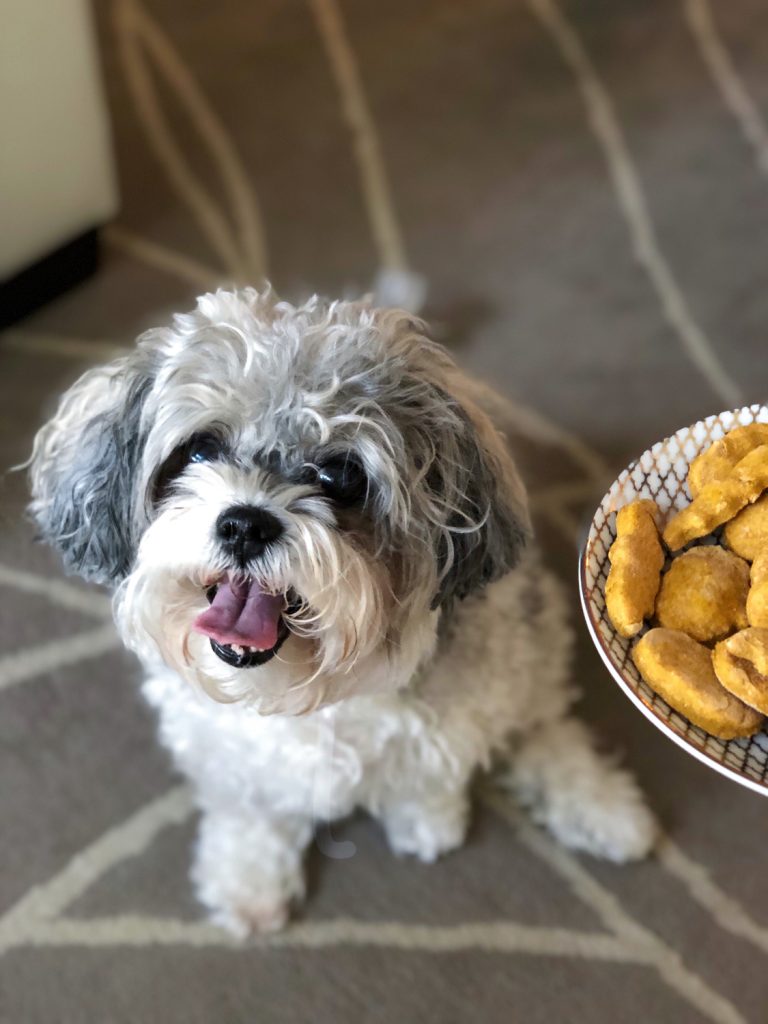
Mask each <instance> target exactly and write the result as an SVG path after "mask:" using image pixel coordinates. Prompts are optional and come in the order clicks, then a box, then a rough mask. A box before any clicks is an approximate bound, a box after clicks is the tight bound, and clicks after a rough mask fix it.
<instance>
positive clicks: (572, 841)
mask: <svg viewBox="0 0 768 1024" xmlns="http://www.w3.org/2000/svg"><path fill="white" fill-rule="evenodd" d="M502 782H504V783H506V784H507V785H508V787H509V788H510V789H511V790H512V792H513V793H514V794H515V796H516V797H517V799H518V800H519V801H520V803H521V804H523V806H525V807H527V808H528V809H529V810H530V812H531V816H532V817H533V819H534V821H536V822H537V823H538V824H541V825H544V826H546V828H548V829H549V831H550V832H551V833H552V834H553V835H554V836H555V838H556V839H558V840H559V841H560V842H561V843H562V844H563V845H564V846H568V847H571V848H572V849H575V850H585V851H587V852H588V853H592V854H594V855H596V856H599V857H606V858H607V859H609V860H612V861H616V862H624V861H629V860H636V859H638V858H640V857H644V856H645V855H646V854H647V853H648V852H649V850H650V849H651V847H652V845H653V842H654V839H655V837H656V831H657V830H656V824H655V821H654V818H653V815H652V814H651V812H650V811H649V810H648V808H647V806H646V804H645V801H644V799H643V796H642V793H641V792H640V789H639V787H638V785H637V783H636V782H635V780H634V779H633V777H632V776H631V775H630V774H629V772H626V771H624V770H623V769H621V768H619V767H617V765H616V764H615V763H614V762H613V760H612V759H611V758H609V757H606V756H604V755H601V754H599V753H598V752H597V751H596V750H595V748H594V746H593V743H592V738H591V736H590V734H589V730H588V729H587V727H586V726H585V725H584V723H583V722H580V721H578V720H577V719H575V718H570V717H568V718H562V719H559V720H555V721H553V722H548V723H544V724H542V725H539V726H538V727H536V728H535V729H534V730H533V731H532V732H531V733H529V734H528V735H526V736H525V737H523V739H522V741H521V742H520V745H519V747H518V748H517V750H516V752H515V754H514V757H513V760H512V763H511V767H510V769H509V772H508V774H506V775H505V776H503V777H502Z"/></svg>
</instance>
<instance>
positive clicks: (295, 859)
mask: <svg viewBox="0 0 768 1024" xmlns="http://www.w3.org/2000/svg"><path fill="white" fill-rule="evenodd" d="M301 850H302V847H301V846H298V847H297V846H295V845H293V843H292V842H290V841H289V840H288V838H287V837H284V836H282V835H281V834H280V833H279V832H276V831H275V830H274V829H271V828H270V827H269V825H268V824H267V823H266V822H264V821H251V820H249V819H245V820H242V819H238V818H236V817H232V816H225V815H205V816H204V817H203V819H202V822H201V828H200V835H199V837H198V842H197V847H196V850H195V859H194V862H193V864H192V872H191V875H192V883H193V885H194V887H195V891H196V893H197V898H198V899H199V900H200V902H201V903H202V904H203V906H204V907H205V908H206V909H207V910H208V915H209V917H210V920H211V921H212V922H213V923H214V924H216V925H219V926H220V927H221V928H225V929H226V930H227V931H228V932H230V933H231V934H233V935H235V936H237V937H238V938H247V937H248V936H249V935H256V934H264V933H267V932H275V931H279V930H280V929H281V928H284V927H285V925H286V924H287V922H288V919H289V917H290V908H291V905H292V904H293V903H295V902H297V901H298V900H300V899H301V898H302V897H303V895H304V877H303V873H302V868H301Z"/></svg>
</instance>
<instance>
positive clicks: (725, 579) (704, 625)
mask: <svg viewBox="0 0 768 1024" xmlns="http://www.w3.org/2000/svg"><path fill="white" fill-rule="evenodd" d="M748 593H749V566H748V565H747V563H746V562H745V561H744V560H743V559H741V558H738V557H737V556H736V555H733V554H731V552H730V551H724V550H723V549H722V548H720V547H717V546H715V545H707V546H706V547H700V548H691V550H690V551H686V552H685V554H684V555H680V556H679V557H678V558H676V559H675V560H674V562H673V563H672V565H671V566H670V568H669V571H668V572H667V573H665V575H664V576H663V577H662V580H661V589H660V590H659V596H658V598H657V600H656V618H657V619H658V622H659V625H660V626H664V627H665V628H666V629H681V630H682V631H683V632H684V633H687V634H688V636H691V637H693V639H694V640H699V641H702V642H706V641H707V640H720V639H722V638H723V637H724V636H727V635H728V634H729V633H732V632H733V630H734V629H744V628H745V626H746V625H747V594H748Z"/></svg>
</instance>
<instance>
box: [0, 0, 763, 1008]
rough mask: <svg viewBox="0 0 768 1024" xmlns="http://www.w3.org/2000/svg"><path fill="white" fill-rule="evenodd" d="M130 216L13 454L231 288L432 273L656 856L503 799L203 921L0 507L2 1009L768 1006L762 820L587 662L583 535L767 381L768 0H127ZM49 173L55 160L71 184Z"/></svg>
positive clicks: (129, 704) (71, 318) (166, 801)
mask: <svg viewBox="0 0 768 1024" xmlns="http://www.w3.org/2000/svg"><path fill="white" fill-rule="evenodd" d="M97 8H98V10H97V17H98V21H99V34H100V39H101V44H102V53H103V62H104V72H105V79H106V85H107V89H108V93H109V100H110V105H111V110H112V114H113V123H114V138H115V147H116V151H117V158H118V166H119V173H120V183H121V190H122V196H123V208H122V212H121V214H120V218H119V221H118V223H117V224H116V225H115V226H114V228H113V229H111V230H110V232H109V233H108V234H107V236H106V240H105V241H106V245H105V258H104V262H103V267H102V269H101V270H100V272H99V273H98V275H97V276H96V277H94V278H93V279H91V280H89V281H88V282H87V283H86V284H84V285H83V286H82V287H80V288H78V289H76V290H75V291H72V292H70V293H69V294H67V295H66V296H65V297H63V298H62V299H61V300H59V301H58V302H56V303H55V304H53V305H51V306H49V307H47V308H46V309H44V310H43V311H41V312H40V313H38V314H36V315H35V316H33V317H32V318H30V319H29V320H28V321H26V322H24V323H23V324H20V325H19V327H18V328H17V329H16V330H14V331H12V332H8V334H7V335H5V336H4V337H3V339H2V341H0V459H1V460H2V464H3V466H9V465H11V464H13V463H14V462H17V461H19V460H20V459H22V458H23V457H24V456H25V454H26V452H27V451H28V448H29V443H30V439H31V436H32V433H33V430H34V428H35V425H36V424H37V423H38V422H39V421H40V419H41V417H42V415H43V412H44V410H45V409H46V408H48V407H49V405H50V403H51V401H52V399H53V397H54V396H55V395H56V393H57V392H58V391H59V390H60V389H61V388H62V387H63V386H64V385H65V384H66V383H67V382H68V381H71V380H72V379H73V378H74V376H75V375H76V374H77V373H78V372H79V371H80V369H81V368H82V367H83V366H84V365H87V364H88V363H89V362H93V361H95V360H97V359H100V358H102V356H103V354H104V352H105V350H107V349H108V348H110V346H121V345H125V344H127V343H129V341H130V339H131V338H132V337H133V336H134V335H135V334H136V333H137V331H138V330H140V329H141V328H142V327H144V326H146V325H148V324H151V323H154V322H156V321H157V320H158V319H161V318H163V317H164V316H166V315H167V313H168V312H169V311H171V310H178V309H183V308H185V307H188V306H189V305H190V303H191V302H192V300H193V297H194V295H195V294H196V293H197V292H198V291H200V290H201V289H203V288H205V287H207V286H208V285H213V284H216V283H217V282H219V281H222V280H232V279H248V280H252V281H256V280H258V279H260V278H261V277H262V276H263V275H264V274H265V273H268V274H269V275H270V276H271V278H272V280H273V281H274V282H275V285H276V287H277V288H278V289H279V290H280V291H281V292H282V293H283V294H285V295H286V296H287V297H300V296H301V295H303V294H306V293H307V292H308V291H311V290H322V291H328V292H332V293H354V292H356V291H361V290H364V289H367V288H369V287H370V286H371V284H372V282H373V281H374V279H375V277H376V275H377V273H378V271H379V270H380V269H381V268H382V267H383V266H386V267H388V268H390V269H391V270H402V269H404V268H405V267H406V266H410V267H411V268H412V269H413V270H414V271H416V272H418V273H419V274H421V275H423V277H424V279H425V281H426V284H427V288H428V297H427V305H426V313H427V315H428V316H430V317H431V318H432V319H433V320H434V321H435V322H436V324H437V327H438V330H439V332H440V336H441V337H442V338H443V339H444V340H445V341H446V343H447V344H448V345H450V346H451V347H452V348H453V350H454V351H455V353H456V355H457V357H458V358H459V359H460V360H461V361H462V362H463V363H464V364H465V365H466V366H468V367H470V368H471V369H472V370H474V371H476V372H478V373H480V374H482V375H484V376H486V377H487V378H489V379H490V380H492V381H494V382H495V383H496V385H497V386H498V387H499V388H500V389H501V390H502V391H503V392H504V393H505V394H506V395H508V397H509V398H510V399H511V400H512V401H513V402H514V403H515V407H516V409H517V415H516V422H515V425H514V443H515V446H516V449H517V450H518V452H519V453H520V457H521V462H522V464H523V467H524V470H525V473H526V476H527V478H528V481H529V484H530V487H531V490H532V492H533V495H534V502H535V507H536V509H537V519H538V524H539V530H540V534H541V537H542V540H543V543H544V544H545V547H546V549H547V552H548V557H549V559H550V561H551V562H552V564H553V565H554V566H555V567H556V568H558V569H559V571H560V572H561V574H562V577H563V579H564V580H565V581H566V582H567V585H568V587H569V588H570V592H571V594H572V603H573V619H574V623H575V624H576V625H577V627H578V630H579V636H580V653H579V659H578V664H577V666H576V669H575V671H576V672H577V675H578V679H579V682H580V685H581V686H582V687H583V689H584V692H585V695H586V696H585V700H584V705H583V706H584V714H585V715H586V716H587V717H588V718H590V719H591V720H592V721H593V722H595V724H596V725H597V726H598V727H599V729H600V730H601V732H602V735H603V736H604V738H605V741H606V743H607V744H608V745H609V746H610V747H612V748H614V749H616V750H618V751H622V752H623V754H624V756H625V758H626V760H627V761H628V762H629V763H630V764H631V765H632V767H633V768H634V770H635V771H636V772H637V774H638V776H639V777H640V779H641V781H642V784H643V786H644V787H645V789H646V790H647V792H648V794H649V797H650V799H651V801H652V803H653V804H654V806H655V808H656V810H657V811H658V814H659V816H660V818H661V820H662V822H663V825H664V828H665V831H666V835H667V837H668V839H667V841H666V843H665V846H664V847H663V850H662V853H661V855H660V856H659V857H658V858H657V859H654V860H651V861H649V862H647V863H644V864H640V865H636V866H633V867H629V868H624V869H618V868H615V867H611V866H607V865H605V864H601V863H598V862H595V861H592V860H589V859H587V858H580V857H575V856H572V855H570V854H566V853H564V852H562V851H560V850H558V849H557V848H556V847H554V846H553V845H552V844H551V843H550V842H549V840H548V839H546V838H545V837H543V836H542V835H541V834H540V833H539V832H537V831H536V830H535V829H533V828H532V827H531V826H530V825H528V824H527V823H526V822H525V821H522V822H519V821H517V820H516V819H515V817H514V815H513V814H511V810H510V809H509V808H507V807H506V806H505V805H503V804H502V805H501V806H498V805H497V806H493V807H490V806H487V805H482V806H479V807H478V809H477V814H476V819H475V822H474V825H473V828H472V832H471V836H470V839H469V842H468V845H467V847H466V849H465V850H463V851H462V852H460V853H457V854H455V855H452V856H450V857H448V858H446V859H445V860H444V861H442V862H441V863H439V864H437V865H435V866H434V867H430V868H426V867H422V866H419V865H414V864H411V863H406V862H402V861H398V860H396V859H394V858H393V857H392V856H390V854H389V853H388V852H387V850H386V848H385V845H384V842H383V839H382V836H381V835H380V833H379V831H378V829H377V828H376V827H374V826H373V824H372V823H370V822H369V821H367V820H364V819H362V818H361V819H356V820H354V821H353V822H350V823H348V824H346V825H344V826H343V827H341V828H340V829H339V831H338V836H339V837H340V838H342V839H344V838H346V839H351V840H352V841H353V842H354V844H355V849H356V852H355V854H354V856H352V857H350V858H348V859H333V858H330V857H328V856H326V855H324V854H323V853H322V852H321V851H320V850H318V849H313V850H312V852H311V856H310V863H309V871H310V879H311V884H310V895H309V900H308V903H307V907H306V909H305V911H304V913H303V915H302V917H301V919H300V920H299V921H298V922H297V923H296V924H295V925H294V926H293V927H292V928H291V929H290V930H289V931H288V932H286V933H285V934H284V935H283V936H281V937H280V938H279V939H277V940H273V941H270V942H265V943H260V944H259V943H256V944H252V945H250V946H247V947H245V948H235V947H230V946H229V945H228V944H227V940H226V939H225V937H223V936H222V935H220V934H219V933H217V932H215V931H213V930H211V929H210V928H209V927H208V926H207V925H205V923H204V922H203V921H202V920H201V918H200V915H199V913H198V910H197V907H196V906H195V905H194V904H193V902H192V900H191V897H190V892H189V887H188V883H187V880H186V872H187V867H188V849H189V842H190V838H191V835H192V833H193V827H194V822H193V820H192V818H191V815H190V812H189V808H188V804H187V801H186V798H185V795H184V793H183V791H180V790H178V789H177V787H178V780H177V779H175V778H174V776H173V774H172V772H171V771H170V769H169V766H168V763H167V761H166V758H165V756H164V754H163V753H162V752H161V751H160V749H159V748H158V747H157V745H156V743H155V740H154V735H153V723H152V721H151V716H150V714H149V712H148V710H147V709H146V708H145V707H144V706H143V705H142V703H141V701H140V699H139V697H138V695H137V688H136V675H137V668H136V665H135V664H134V662H133V661H132V659H131V658H130V657H129V656H127V655H125V654H123V653H122V652H120V651H119V650H118V649H117V648H116V646H115V641H114V638H113V634H112V632H111V628H110V627H109V625H108V608H107V605H106V601H105V599H104V598H102V597H101V596H100V595H98V594H96V593H95V592H92V591H91V590H88V589H86V588H85V587H83V586H80V585H79V584H78V583H77V582H75V581H66V582H65V581H63V579H62V578H61V577H60V573H59V569H58V567H57V565H56V563H55V561H54V559H53V558H52V557H51V556H50V555H49V554H48V553H47V552H46V551H44V550H42V549H40V548H38V547H36V546H35V545H34V544H33V543H32V534H31V530H30V529H29V528H28V527H27V526H25V525H24V524H23V523H22V522H21V512H22V508H23V505H24V500H25V498H24V482H23V479H22V478H21V477H20V476H15V477H10V478H9V479H8V481H7V482H6V484H5V486H4V488H3V490H2V493H1V495H0V515H1V516H2V530H1V531H0V597H2V605H0V607H1V608H2V619H1V620H0V638H1V640H2V653H1V654H0V780H2V784H1V785H0V821H1V822H2V842H1V843H0V954H2V955H0V1021H1V1022H2V1024H50V1022H54V1021H55V1022H66V1024H91V1022H92V1024H122V1022H126V1024H128V1022H131V1024H134V1022H136V1021H140V1022H143V1024H212V1022H215V1024H220V1022H221V1024H225V1022H226V1024H229V1022H237V1024H239V1022H251V1021H258V1022H259V1024H273V1022H274V1024H284V1022H291V1024H293V1022H303V1021H309V1020H312V1021H322V1022H329V1024H331V1022H332V1024H337V1022H338V1024H353V1022H354V1024H356V1022H359V1021H366V1022H367V1021H375V1022H391V1021H407V1022H410V1021H413V1022H419V1024H423V1022H435V1024H452V1022H464V1021H483V1022H486V1021H487V1022H499V1024H501V1022H508V1021H525V1022H526V1024H528V1022H550V1021H553V1020H556V1021H564V1022H572V1021H573V1022H579V1024H592V1022H624V1021H640V1020H650V1021H656V1022H661V1024H668V1022H669V1024H672V1022H674V1024H689V1022H699V1021H716V1022H738V1021H750V1022H756V1024H762V1022H764V1021H765V1020H766V1019H768V983H767V982H766V980H765V979H766V967H767V966H768V964H767V963H766V956H767V955H768V870H766V853H765V851H766V850H768V803H766V802H765V801H764V800H763V799H762V797H760V796H758V795H756V794H753V793H750V792H748V791H746V790H745V789H742V788H740V787H738V786H736V785H735V784H733V783H732V782H729V781H727V780H725V779H723V778H721V777H719V776H718V775H716V774H715V773H714V772H713V771H711V770H709V769H708V768H706V767H704V766H702V765H701V764H699V763H697V762H695V761H694V760H692V759H691V758H690V757H688V756H687V755H686V754H685V753H683V752H682V751H681V750H679V749H678V748H676V747H675V746H673V745H672V744H671V743H670V742H669V741H667V740H666V739H665V738H664V737H663V736H662V735H661V734H660V733H659V732H657V731H656V730H655V729H654V728H653V727H652V726H651V725H650V724H648V723H647V722H646V721H645V720H644V719H643V718H642V717H641V716H640V715H639V713H638V712H637V711H636V710H634V708H633V707H632V706H631V705H630V704H629V703H628V702H627V701H626V700H625V698H624V697H623V696H621V694H620V693H619V692H618V691H617V689H616V687H615V686H614V684H613V683H612V682H611V681H610V679H609V678H608V676H607V674H606V672H605V671H604V669H603V668H602V666H601V663H600V662H599V660H598V658H597V656H596V654H595V653H594V651H593V650H592V649H591V646H590V643H589V640H588V639H587V637H586V635H585V630H584V628H583V627H582V625H581V621H580V611H579V608H578V602H577V594H576V573H575V568H576V550H577V544H578V540H579V537H580V535H581V533H582V530H583V526H584V523H585V521H586V519H588V517H589V514H590V512H591V509H592V508H594V506H595V504H596V503H597V500H598V498H599V496H600V495H601V493H602V490H603V488H604V484H605V483H606V482H607V481H608V480H610V478H611V477H612V475H613V474H614V473H615V471H617V470H618V469H619V468H620V467H621V466H623V465H624V464H625V463H626V461H628V459H629V458H630V457H631V456H632V455H633V454H636V453H637V452H639V451H641V450H642V449H643V448H645V447H646V446H647V444H648V443H650V442H652V441H654V440H656V439H657V438H659V437H661V436H663V435H665V434H667V433H669V432H671V431H672V430H674V429H676V428H677V427H679V426H681V425H684V424H687V423H689V422H691V421H693V420H695V419H698V418H699V417H702V416H704V415H706V414H708V413H711V412H715V411H719V410H721V409H724V408H726V407H729V406H731V405H733V404H736V403H739V402H741V400H742V399H744V400H748V401H758V400H761V399H763V398H765V395H766V383H767V382H768V366H767V365H766V358H765V347H766V346H765V338H766V330H767V327H768V288H767V287H766V267H767V266H768V129H766V121H767V120H768V73H766V68H767V67H768V7H766V5H765V4H764V3H761V2H760V0H730V2H729V3H727V4H726V3H720V4H715V3H714V0H710V2H709V3H708V2H706V0H686V2H682V0H680V2H678V0H571V2H565V0H557V3H555V0H472V2H471V3H470V2H467V0H418V2H416V3H414V2H412V0H411V2H406V0H388V2H387V3H376V2H374V0H354V2H353V0H343V2H342V3H341V4H340V3H339V0H262V2H260V3H249V2H246V0H216V2H215V3H213V2H211V0H141V4H139V3H137V2H134V0H104V2H102V3H100V4H98V5H97ZM52 173H55V169H53V170H52Z"/></svg>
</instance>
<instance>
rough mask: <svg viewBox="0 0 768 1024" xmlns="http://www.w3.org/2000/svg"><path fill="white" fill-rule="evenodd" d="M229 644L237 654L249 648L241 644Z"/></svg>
mask: <svg viewBox="0 0 768 1024" xmlns="http://www.w3.org/2000/svg"><path fill="white" fill-rule="evenodd" d="M229 646H230V647H231V648H232V650H233V651H234V652H235V654H245V651H246V650H247V648H245V647H241V646H240V644H230V645H229Z"/></svg>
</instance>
